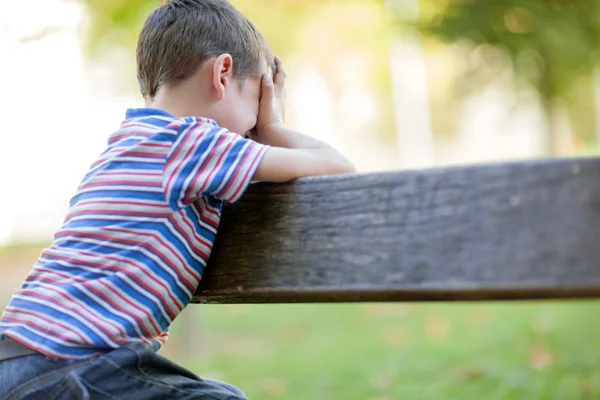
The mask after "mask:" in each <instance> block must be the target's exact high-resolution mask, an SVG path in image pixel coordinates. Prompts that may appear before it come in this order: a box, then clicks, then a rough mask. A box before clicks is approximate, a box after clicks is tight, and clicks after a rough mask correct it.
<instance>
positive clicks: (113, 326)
mask: <svg viewBox="0 0 600 400" xmlns="http://www.w3.org/2000/svg"><path fill="white" fill-rule="evenodd" d="M36 284H37V287H36V288H35V289H33V290H31V291H33V292H34V293H40V294H44V295H46V296H47V297H51V298H53V299H54V301H56V303H58V304H59V305H61V306H65V309H64V310H63V312H64V313H66V314H70V313H68V312H66V310H67V308H66V306H67V305H69V304H71V305H77V306H78V307H76V308H79V309H80V310H82V311H85V313H89V314H90V315H91V316H93V317H94V318H95V319H97V320H98V321H101V322H102V323H103V326H104V328H105V329H106V330H108V331H110V332H111V335H112V336H113V337H114V338H120V337H123V335H122V334H121V332H119V329H118V328H121V329H120V330H122V331H123V333H124V334H125V335H127V329H126V327H125V325H123V324H121V323H120V322H118V321H116V320H114V319H112V318H111V317H109V316H108V317H106V316H102V314H100V312H99V310H97V309H95V308H94V307H95V306H96V305H99V303H98V304H90V303H88V302H86V301H83V300H82V299H80V298H78V297H75V296H74V295H72V294H71V293H69V292H68V291H67V290H65V289H63V288H62V287H60V286H56V285H51V284H48V283H45V282H36ZM73 286H74V285H73ZM18 292H21V289H20V290H18ZM57 293H60V294H62V295H63V296H59V295H58V294H57ZM22 295H23V296H34V295H30V294H28V293H23V294H22ZM32 298H33V297H32ZM71 314H74V313H71ZM84 318H89V317H87V316H86V317H84ZM125 337H127V336H125Z"/></svg>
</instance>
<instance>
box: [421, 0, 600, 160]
mask: <svg viewBox="0 0 600 400" xmlns="http://www.w3.org/2000/svg"><path fill="white" fill-rule="evenodd" d="M422 3H423V9H424V13H423V15H422V19H421V21H420V23H419V28H420V30H421V32H423V33H424V34H426V35H428V36H429V37H434V38H437V39H440V40H442V41H446V42H451V43H469V44H471V45H472V46H473V47H472V48H473V49H474V51H473V52H472V53H471V54H470V56H469V57H468V58H467V62H466V63H465V64H466V66H467V67H466V70H465V71H464V77H465V78H466V79H463V80H461V90H463V91H468V89H469V88H473V87H481V84H482V83H486V82H489V81H491V80H493V79H495V78H496V77H497V76H498V74H499V68H502V67H503V66H505V65H506V64H508V65H510V66H511V67H512V69H513V72H514V76H515V78H516V82H517V83H519V84H526V85H528V86H529V87H533V88H535V89H536V90H537V92H538V93H539V95H540V102H541V105H542V106H543V108H544V110H545V113H546V116H547V121H548V138H547V150H548V152H549V153H557V152H558V151H559V134H560V132H559V130H560V128H559V127H558V126H557V123H556V118H555V117H556V113H557V110H558V108H559V107H558V105H559V104H560V103H561V101H562V102H564V103H565V104H566V107H567V110H568V112H569V114H570V117H571V118H570V120H571V125H572V127H573V128H574V130H575V131H576V132H577V133H578V135H579V136H580V138H581V139H584V140H586V139H590V133H591V132H593V130H594V128H593V118H594V115H593V105H592V104H591V103H590V101H591V99H592V96H591V93H592V92H591V90H592V85H591V77H592V75H593V70H594V68H595V67H596V66H597V65H598V62H599V60H600V1H599V0H518V1H517V0H495V1H485V0H422ZM506 56H508V57H506ZM505 61H506V62H505ZM584 120H585V121H584Z"/></svg>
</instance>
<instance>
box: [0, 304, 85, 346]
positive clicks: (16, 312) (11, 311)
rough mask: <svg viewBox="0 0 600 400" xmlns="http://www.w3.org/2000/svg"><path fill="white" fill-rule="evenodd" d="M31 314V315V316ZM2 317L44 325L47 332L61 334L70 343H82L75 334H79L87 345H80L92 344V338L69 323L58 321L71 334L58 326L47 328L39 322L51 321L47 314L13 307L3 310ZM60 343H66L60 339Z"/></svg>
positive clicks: (44, 323) (43, 323)
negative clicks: (66, 337) (68, 339)
mask: <svg viewBox="0 0 600 400" xmlns="http://www.w3.org/2000/svg"><path fill="white" fill-rule="evenodd" d="M25 312H27V314H25ZM31 314H33V315H31ZM2 317H3V318H4V317H8V318H11V317H12V318H15V317H16V318H18V319H21V320H25V321H27V322H39V323H40V325H45V326H44V327H45V328H47V329H48V330H52V332H54V333H58V334H62V335H63V336H68V337H70V341H71V342H73V343H82V342H81V338H79V336H78V335H77V334H79V335H80V336H82V337H83V340H86V341H87V342H88V343H82V344H87V345H89V344H91V343H93V340H92V338H90V337H89V336H88V335H87V334H86V333H85V332H82V331H81V330H80V329H79V328H77V327H75V326H74V325H72V324H71V323H69V322H68V321H60V323H61V325H65V326H67V327H68V328H69V329H70V330H71V331H72V332H65V330H64V328H63V327H62V326H60V325H50V326H48V325H47V323H46V322H45V321H43V320H41V319H42V318H44V319H48V320H51V321H52V320H53V318H52V317H51V316H49V315H47V314H44V313H40V312H38V310H35V309H29V308H23V307H15V306H10V305H9V306H8V307H6V308H5V309H4V314H2ZM35 318H38V319H39V320H37V321H36V319H35ZM60 340H61V341H63V342H65V343H68V342H67V341H64V340H63V339H60Z"/></svg>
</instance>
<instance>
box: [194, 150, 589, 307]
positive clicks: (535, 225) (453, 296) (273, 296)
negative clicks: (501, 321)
mask: <svg viewBox="0 0 600 400" xmlns="http://www.w3.org/2000/svg"><path fill="white" fill-rule="evenodd" d="M582 297H600V159H551V160H542V161H532V162H517V163H508V164H494V165H477V166H464V167H455V168H440V169H429V170H422V171H407V172H391V173H378V174H369V175H347V176H337V177H321V178H309V179H303V180H300V181H297V182H294V183H291V184H285V185H276V184H256V185H253V187H252V188H250V189H249V190H248V192H247V193H246V194H245V196H244V198H243V199H242V200H241V201H240V202H238V203H237V204H234V205H230V206H228V207H226V209H225V211H224V216H223V220H222V224H221V227H220V230H219V235H218V239H217V243H216V244H215V249H214V252H213V256H212V258H211V262H210V263H209V267H208V268H207V270H206V274H205V277H204V279H203V281H202V283H201V285H200V288H199V291H198V293H197V295H196V296H194V298H193V300H192V301H193V302H196V303H277V302H317V301H319V302H320V301H326V302H334V301H428V300H495V299H543V298H582Z"/></svg>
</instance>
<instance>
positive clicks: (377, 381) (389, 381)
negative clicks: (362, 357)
mask: <svg viewBox="0 0 600 400" xmlns="http://www.w3.org/2000/svg"><path fill="white" fill-rule="evenodd" d="M371 381H372V382H373V386H374V387H375V388H376V389H378V390H381V391H387V390H390V389H391V388H392V387H394V385H395V384H396V376H395V375H392V374H389V373H388V374H380V375H376V376H374V377H373V378H372V379H371Z"/></svg>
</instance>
